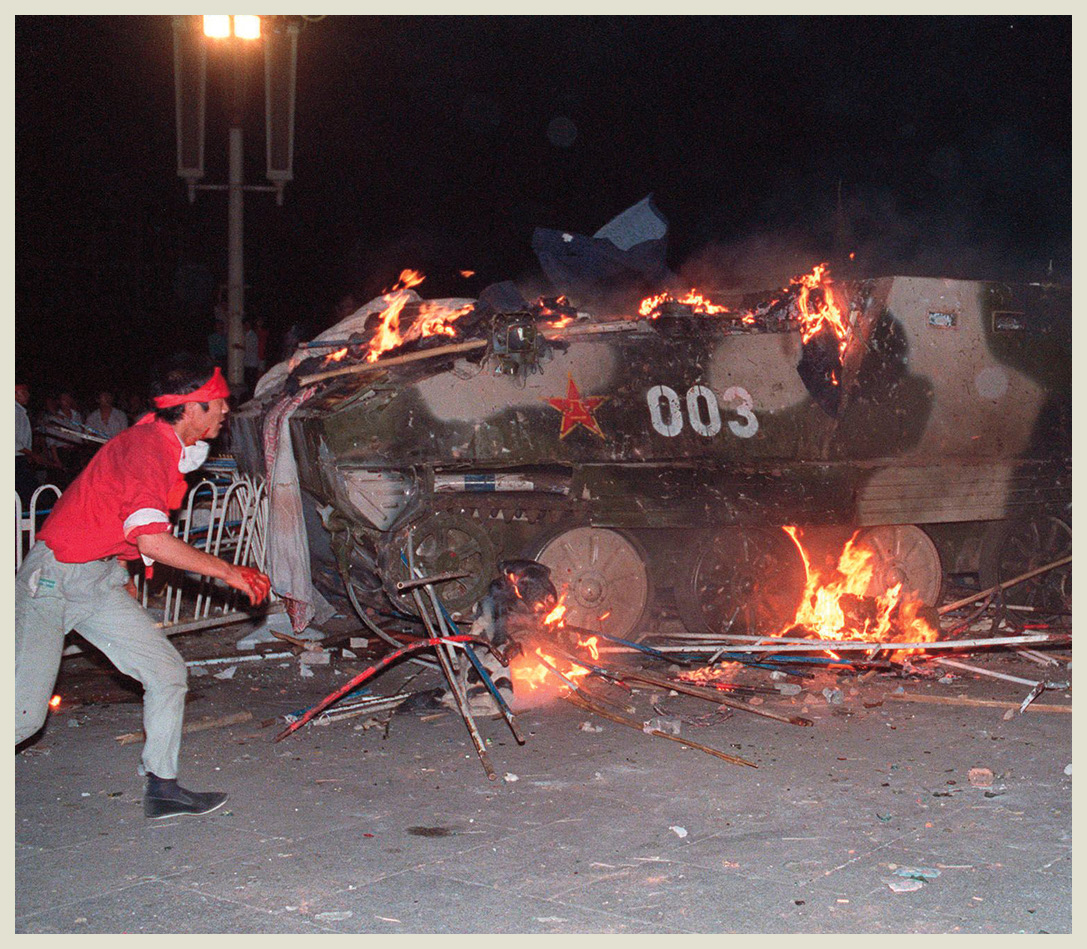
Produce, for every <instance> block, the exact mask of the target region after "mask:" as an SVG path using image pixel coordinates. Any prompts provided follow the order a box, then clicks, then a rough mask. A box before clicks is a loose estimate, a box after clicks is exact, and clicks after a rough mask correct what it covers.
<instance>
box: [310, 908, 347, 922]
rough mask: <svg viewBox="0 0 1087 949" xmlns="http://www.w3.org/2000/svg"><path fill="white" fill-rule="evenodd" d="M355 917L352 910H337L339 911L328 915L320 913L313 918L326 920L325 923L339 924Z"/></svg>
mask: <svg viewBox="0 0 1087 949" xmlns="http://www.w3.org/2000/svg"><path fill="white" fill-rule="evenodd" d="M354 915H355V914H354V913H353V912H352V911H351V910H349V909H346V910H337V911H333V912H328V913H318V914H317V915H316V916H314V917H313V918H314V919H320V920H324V921H326V922H330V923H338V922H340V921H341V920H344V919H350V918H351V917H352V916H354Z"/></svg>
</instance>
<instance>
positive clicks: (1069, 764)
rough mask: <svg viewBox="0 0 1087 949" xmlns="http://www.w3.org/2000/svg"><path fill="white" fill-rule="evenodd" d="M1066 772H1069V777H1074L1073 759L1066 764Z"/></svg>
mask: <svg viewBox="0 0 1087 949" xmlns="http://www.w3.org/2000/svg"><path fill="white" fill-rule="evenodd" d="M1064 773H1065V774H1067V775H1068V776H1069V777H1072V762H1071V761H1069V762H1068V764H1066V765H1065V766H1064Z"/></svg>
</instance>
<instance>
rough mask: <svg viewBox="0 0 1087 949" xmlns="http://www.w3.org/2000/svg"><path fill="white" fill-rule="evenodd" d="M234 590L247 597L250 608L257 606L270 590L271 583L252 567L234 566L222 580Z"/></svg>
mask: <svg viewBox="0 0 1087 949" xmlns="http://www.w3.org/2000/svg"><path fill="white" fill-rule="evenodd" d="M223 579H224V580H226V582H227V584H229V585H230V586H232V587H233V588H234V589H235V590H241V591H242V593H244V594H245V595H246V596H247V597H249V605H250V606H259V605H260V604H261V603H263V602H264V600H265V598H266V597H267V596H268V591H269V590H271V589H272V581H271V580H269V579H268V577H267V576H266V575H265V574H263V573H261V572H260V571H259V570H256V569H254V568H253V567H238V566H235V567H234V568H233V570H232V571H231V573H230V574H228V575H227V576H225V577H224V578H223Z"/></svg>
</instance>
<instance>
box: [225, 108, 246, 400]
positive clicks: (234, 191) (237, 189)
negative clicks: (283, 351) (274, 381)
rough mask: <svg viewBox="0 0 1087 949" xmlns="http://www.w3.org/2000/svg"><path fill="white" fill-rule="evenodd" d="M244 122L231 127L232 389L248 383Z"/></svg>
mask: <svg viewBox="0 0 1087 949" xmlns="http://www.w3.org/2000/svg"><path fill="white" fill-rule="evenodd" d="M242 157H243V145H242V128H241V125H232V126H231V128H230V183H229V215H228V218H229V220H228V228H229V232H228V237H227V240H228V247H229V250H228V260H227V265H228V271H227V307H228V315H227V381H228V382H229V383H230V387H231V388H232V389H235V390H236V389H239V388H240V387H241V386H242V385H244V383H245V366H244V357H245V334H244V332H243V330H242V319H243V316H244V313H245V273H244V264H243V234H244V216H243V211H244V195H245V191H244V190H243V188H244V169H243V165H242Z"/></svg>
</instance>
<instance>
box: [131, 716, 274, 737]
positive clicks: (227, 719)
mask: <svg viewBox="0 0 1087 949" xmlns="http://www.w3.org/2000/svg"><path fill="white" fill-rule="evenodd" d="M252 718H253V713H252V712H231V713H230V714H229V715H221V716H219V717H218V718H205V719H203V720H201V721H199V722H189V723H188V724H187V725H184V726H183V727H182V729H181V734H182V735H191V734H192V733H193V732H202V731H207V730H208V729H209V728H226V727H227V726H228V725H240V724H241V723H242V722H248V721H251V720H252ZM146 737H147V736H146V735H144V733H143V732H142V731H138V732H128V733H127V734H124V735H117V736H116V737H115V739H114V740H115V741H119V742H120V743H121V744H122V745H130V744H132V743H133V742H137V741H143V740H144V738H146Z"/></svg>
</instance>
